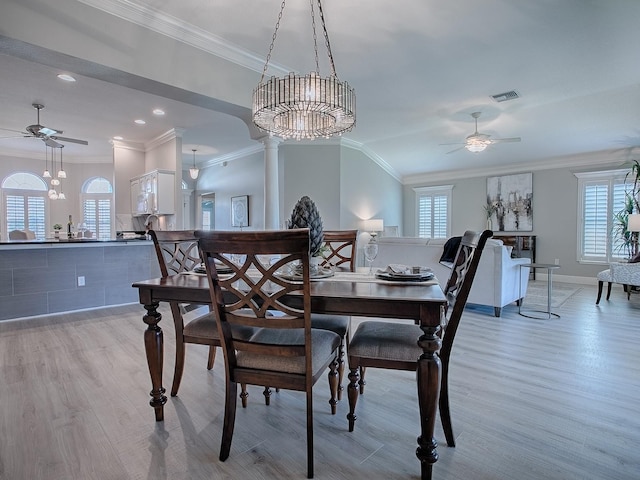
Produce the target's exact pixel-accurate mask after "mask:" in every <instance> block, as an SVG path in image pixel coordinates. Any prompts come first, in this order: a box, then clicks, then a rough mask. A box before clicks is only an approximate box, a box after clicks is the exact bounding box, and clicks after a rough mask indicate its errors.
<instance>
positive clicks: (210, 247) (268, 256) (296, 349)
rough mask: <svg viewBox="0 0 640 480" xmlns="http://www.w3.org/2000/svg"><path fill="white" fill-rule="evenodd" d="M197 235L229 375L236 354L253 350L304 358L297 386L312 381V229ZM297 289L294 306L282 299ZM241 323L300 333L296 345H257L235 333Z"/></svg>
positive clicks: (275, 355) (253, 351) (266, 343)
mask: <svg viewBox="0 0 640 480" xmlns="http://www.w3.org/2000/svg"><path fill="white" fill-rule="evenodd" d="M195 235H196V237H198V239H199V246H200V251H201V254H202V258H203V260H204V263H205V267H206V269H207V277H208V279H209V292H210V294H211V302H212V304H213V310H214V312H215V316H216V322H217V324H218V332H219V334H220V338H221V339H222V349H223V353H224V355H225V368H227V375H229V377H227V378H232V379H235V374H234V370H235V368H236V366H237V362H236V355H237V354H238V353H239V352H242V351H249V352H251V353H254V354H263V355H268V356H269V357H278V356H281V357H282V356H284V357H300V362H301V364H302V365H304V371H305V373H306V375H305V376H306V378H302V377H301V378H300V385H298V389H300V390H305V389H306V388H307V386H309V385H312V383H310V382H311V375H312V373H311V372H312V370H311V367H312V365H311V313H310V312H311V296H310V290H309V229H307V228H301V229H292V230H281V231H259V232H218V231H204V230H198V231H196V232H195ZM232 259H233V260H232ZM234 262H238V263H234ZM223 268H225V269H226V270H227V271H228V270H229V269H231V271H232V273H231V274H223V273H221V274H218V270H219V269H220V270H221V271H225V270H222V269H223ZM294 292H296V295H295V298H296V305H295V306H290V305H288V304H285V303H283V302H282V297H283V296H284V295H287V294H291V293H294ZM287 303H289V302H287ZM242 325H244V326H250V327H261V328H262V329H263V330H262V332H263V333H264V332H265V329H267V330H273V329H278V330H279V329H285V328H286V329H297V330H299V335H296V337H297V341H296V343H295V344H292V345H282V344H281V343H278V344H277V345H274V344H269V343H268V342H264V343H254V342H252V341H251V339H250V338H249V339H247V336H246V335H238V337H237V338H236V337H235V336H234V331H235V332H238V331H241V329H242V328H243V327H240V326H242ZM233 326H237V327H236V328H232V327H233ZM274 335H275V336H277V335H278V332H274ZM263 338H264V337H263ZM234 381H235V380H234ZM262 381H264V380H260V382H262Z"/></svg>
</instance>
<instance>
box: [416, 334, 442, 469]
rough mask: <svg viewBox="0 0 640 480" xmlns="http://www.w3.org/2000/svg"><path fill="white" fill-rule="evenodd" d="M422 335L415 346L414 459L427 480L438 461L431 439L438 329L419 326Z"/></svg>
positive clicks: (437, 389) (435, 402) (436, 394)
mask: <svg viewBox="0 0 640 480" xmlns="http://www.w3.org/2000/svg"><path fill="white" fill-rule="evenodd" d="M420 328H421V329H422V331H423V335H422V336H421V337H420V339H419V340H418V345H419V346H420V348H422V350H423V353H422V355H420V358H418V371H417V381H418V402H419V405H420V428H421V432H420V436H419V437H418V448H417V450H416V456H417V457H418V459H419V460H420V470H421V478H422V480H431V473H432V469H433V464H434V463H436V462H437V461H438V452H437V450H436V448H437V446H438V442H436V439H435V437H434V436H433V434H434V430H435V421H436V411H437V408H438V398H439V396H440V375H441V371H440V369H441V365H440V357H438V355H437V351H438V350H439V349H440V345H441V341H440V337H439V335H438V333H439V331H440V326H432V327H430V326H421V327H420Z"/></svg>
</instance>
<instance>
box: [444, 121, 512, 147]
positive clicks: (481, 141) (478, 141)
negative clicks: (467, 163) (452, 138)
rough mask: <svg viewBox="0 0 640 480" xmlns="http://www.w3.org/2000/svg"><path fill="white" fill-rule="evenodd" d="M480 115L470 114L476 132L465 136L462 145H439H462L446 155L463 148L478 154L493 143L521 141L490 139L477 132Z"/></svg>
mask: <svg viewBox="0 0 640 480" xmlns="http://www.w3.org/2000/svg"><path fill="white" fill-rule="evenodd" d="M480 113H481V112H473V113H472V114H471V116H472V117H473V118H474V120H475V122H476V131H475V132H473V133H472V134H471V135H469V136H467V138H466V139H465V141H464V143H460V142H458V143H441V144H440V145H462V146H461V147H459V148H455V149H453V150H451V151H450V152H447V153H453V152H457V151H458V150H462V149H463V148H466V149H467V150H469V151H470V152H473V153H479V152H482V151H483V150H484V149H485V148H487V147H488V146H489V145H493V144H494V143H509V142H519V141H520V140H521V139H520V137H513V138H490V137H491V135H488V134H486V133H480V132H478V117H479V116H480Z"/></svg>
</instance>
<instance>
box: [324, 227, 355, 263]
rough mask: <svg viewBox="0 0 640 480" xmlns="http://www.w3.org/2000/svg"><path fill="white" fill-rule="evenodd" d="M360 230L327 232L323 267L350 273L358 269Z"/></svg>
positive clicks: (325, 232)
mask: <svg viewBox="0 0 640 480" xmlns="http://www.w3.org/2000/svg"><path fill="white" fill-rule="evenodd" d="M357 239H358V230H334V231H332V230H325V231H324V244H325V246H326V247H327V248H326V251H325V253H324V254H323V258H324V260H323V261H322V266H323V267H326V266H333V267H337V268H342V269H345V270H348V271H350V272H354V271H355V269H356V245H357Z"/></svg>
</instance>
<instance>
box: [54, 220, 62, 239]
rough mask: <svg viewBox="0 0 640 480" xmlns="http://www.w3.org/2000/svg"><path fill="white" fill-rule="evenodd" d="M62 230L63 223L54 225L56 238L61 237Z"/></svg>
mask: <svg viewBox="0 0 640 480" xmlns="http://www.w3.org/2000/svg"><path fill="white" fill-rule="evenodd" d="M60 230H62V225H60V224H59V223H56V224H55V225H54V226H53V235H54V236H55V238H60Z"/></svg>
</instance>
